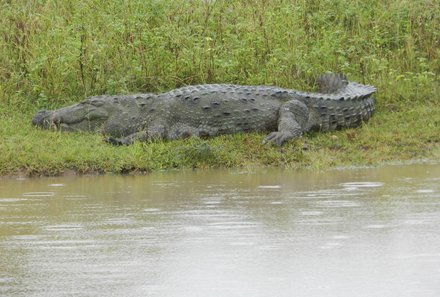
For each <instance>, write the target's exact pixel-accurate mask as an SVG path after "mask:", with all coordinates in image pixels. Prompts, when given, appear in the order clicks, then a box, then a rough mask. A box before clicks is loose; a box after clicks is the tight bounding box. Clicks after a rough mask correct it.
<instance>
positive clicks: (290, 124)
mask: <svg viewBox="0 0 440 297" xmlns="http://www.w3.org/2000/svg"><path fill="white" fill-rule="evenodd" d="M308 118H309V110H308V108H307V106H306V105H305V104H304V103H302V102H301V101H299V100H291V101H288V102H286V103H284V104H283V105H281V107H280V111H279V115H278V131H277V132H272V133H270V134H269V135H267V136H266V138H265V139H264V140H263V143H274V144H277V145H280V146H281V145H283V143H285V142H286V141H288V140H290V139H294V138H298V137H300V136H301V135H302V134H303V132H306V126H307V121H308Z"/></svg>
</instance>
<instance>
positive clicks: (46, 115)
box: [32, 109, 53, 128]
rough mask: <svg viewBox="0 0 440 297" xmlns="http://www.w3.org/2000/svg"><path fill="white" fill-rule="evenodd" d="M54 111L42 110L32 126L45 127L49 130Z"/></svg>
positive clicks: (37, 114)
mask: <svg viewBox="0 0 440 297" xmlns="http://www.w3.org/2000/svg"><path fill="white" fill-rule="evenodd" d="M52 114H53V111H49V110H45V109H43V110H40V111H39V112H37V113H36V114H35V116H34V117H33V119H32V124H33V125H35V126H40V127H45V128H47V127H48V126H49V125H50V121H51V120H50V118H51V117H52Z"/></svg>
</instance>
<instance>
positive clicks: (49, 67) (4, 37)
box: [0, 0, 440, 176]
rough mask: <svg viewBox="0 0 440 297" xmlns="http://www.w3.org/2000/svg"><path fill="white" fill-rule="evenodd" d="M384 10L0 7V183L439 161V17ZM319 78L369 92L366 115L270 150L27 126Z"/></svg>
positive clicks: (251, 140) (258, 5) (316, 4)
mask: <svg viewBox="0 0 440 297" xmlns="http://www.w3.org/2000/svg"><path fill="white" fill-rule="evenodd" d="M327 2H328V3H327ZM386 2H387V3H379V1H378V2H377V3H368V4H366V3H362V2H354V1H348V0H338V1H304V2H302V3H295V2H292V3H288V1H281V0H280V1H277V0H275V1H271V2H270V3H268V2H267V1H264V0H261V1H256V2H255V3H248V2H246V1H235V2H234V1H232V2H230V3H229V2H228V1H203V2H202V1H187V0H181V1H152V2H149V1H140V0H139V1H131V2H130V4H129V5H125V4H124V3H123V2H122V1H121V2H119V1H113V2H112V3H104V2H103V3H101V2H99V1H93V0H88V1H82V2H81V3H74V4H72V3H71V2H70V1H56V2H51V1H47V2H44V3H42V2H41V1H27V2H26V4H21V2H18V3H2V4H0V11H1V14H2V18H0V36H1V37H0V65H2V67H0V103H1V104H0V139H1V141H0V175H3V176H4V175H17V174H23V175H29V176H36V175H37V176H38V175H60V174H65V173H66V172H73V173H79V174H84V173H116V174H119V173H143V172H151V171H157V170H162V169H171V168H217V167H227V168H231V167H247V166H283V167H289V168H305V167H309V168H317V169H321V168H329V167H336V166H351V165H353V166H362V165H377V164H382V163H386V162H395V161H405V160H412V159H434V160H438V159H439V158H440V133H439V130H440V129H439V128H440V120H439V119H440V106H439V105H440V104H439V100H440V95H439V94H440V83H439V81H440V76H439V73H440V50H439V48H440V44H439V40H440V38H439V35H438V32H440V8H439V7H438V5H436V1H404V0H394V1H386ZM326 71H333V72H343V73H345V74H347V76H348V77H349V79H350V80H353V81H358V82H361V83H365V84H371V85H374V86H376V87H377V89H378V93H377V94H376V96H375V100H376V110H377V112H376V114H375V115H374V116H373V117H372V119H371V120H370V121H369V122H368V123H366V124H365V125H363V126H362V127H360V128H358V129H349V130H343V131H337V132H334V133H313V134H307V135H305V136H304V137H303V138H301V139H298V140H295V141H292V142H289V143H288V144H287V145H285V146H283V147H281V148H279V147H274V146H265V145H262V144H261V141H262V139H263V138H264V134H255V133H254V134H239V135H226V136H220V137H216V138H213V139H209V140H202V139H195V138H193V139H186V140H180V141H171V142H155V143H136V144H135V145H133V146H129V147H113V146H111V145H108V144H106V143H105V142H103V141H102V140H103V137H102V136H100V135H92V134H86V133H72V134H69V133H59V132H53V131H52V132H51V131H42V130H39V129H36V128H34V127H32V126H31V124H30V121H31V118H32V116H33V114H34V113H35V112H36V111H37V110H38V109H41V108H49V109H52V108H57V107H60V106H65V105H68V104H71V103H73V102H78V101H79V100H81V99H83V98H84V97H87V96H90V95H97V94H121V93H123V94H126V93H136V92H143V93H146V92H161V91H164V90H170V89H173V88H176V87H179V86H182V85H189V84H199V83H220V82H226V83H236V84H252V85H255V84H258V85H263V84H264V85H277V86H281V87H286V88H294V89H299V90H311V89H313V82H314V80H315V78H316V77H317V76H318V75H319V74H320V73H323V72H326Z"/></svg>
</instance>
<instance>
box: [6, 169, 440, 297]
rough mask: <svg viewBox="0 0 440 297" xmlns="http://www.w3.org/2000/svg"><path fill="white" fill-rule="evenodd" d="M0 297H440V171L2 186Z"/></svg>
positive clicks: (163, 176) (180, 176)
mask: <svg viewBox="0 0 440 297" xmlns="http://www.w3.org/2000/svg"><path fill="white" fill-rule="evenodd" d="M0 296H2V297H3V296H4V297H6V296H23V297H24V296H26V297H28V296H45V297H52V296H53V297H55V296H57V297H58V296H176V297H177V296H179V297H182V296H188V297H189V296H191V297H193V296H203V297H206V296H222V297H228V296H252V297H255V296H265V297H266V296H350V297H351V296H375V297H378V296H384V297H385V296H386V297H391V296H396V297H397V296H399V297H402V296H417V297H421V296H433V297H434V296H440V165H435V164H434V165H433V164H431V165H427V164H423V165H405V166H388V167H383V168H374V169H347V170H333V171H327V172H319V173H317V172H313V171H300V172H297V171H288V170H282V169H270V170H265V169H258V170H249V171H247V170H243V171H240V170H238V171H196V172H183V173H182V172H168V173H157V174H151V175H147V176H93V177H64V178H38V179H14V180H12V179H0Z"/></svg>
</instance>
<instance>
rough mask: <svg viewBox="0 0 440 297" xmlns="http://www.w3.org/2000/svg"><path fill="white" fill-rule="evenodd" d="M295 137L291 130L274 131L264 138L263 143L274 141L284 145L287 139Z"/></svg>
mask: <svg viewBox="0 0 440 297" xmlns="http://www.w3.org/2000/svg"><path fill="white" fill-rule="evenodd" d="M292 138H295V135H294V134H293V133H291V132H272V133H270V134H269V135H267V136H266V138H265V139H264V140H263V144H267V143H273V144H276V145H279V146H281V145H283V143H285V142H286V141H288V140H290V139H292Z"/></svg>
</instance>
